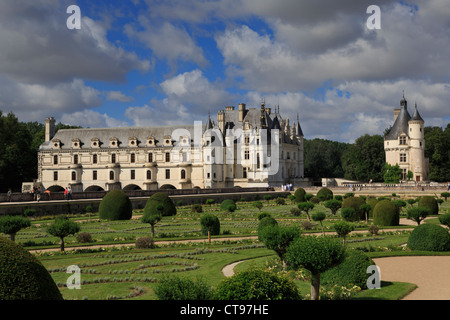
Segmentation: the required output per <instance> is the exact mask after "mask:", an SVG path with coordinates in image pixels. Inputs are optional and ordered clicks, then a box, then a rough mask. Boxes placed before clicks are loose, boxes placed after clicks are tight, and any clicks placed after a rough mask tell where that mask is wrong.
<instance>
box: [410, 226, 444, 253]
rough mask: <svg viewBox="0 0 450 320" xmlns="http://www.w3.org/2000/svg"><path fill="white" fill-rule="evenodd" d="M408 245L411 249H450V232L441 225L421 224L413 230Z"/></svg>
mask: <svg viewBox="0 0 450 320" xmlns="http://www.w3.org/2000/svg"><path fill="white" fill-rule="evenodd" d="M407 245H408V247H409V248H410V249H411V250H425V251H449V250H450V234H449V233H448V230H447V229H445V228H444V227H441V226H439V225H436V224H428V223H425V224H421V225H419V226H417V227H415V228H414V230H413V231H412V232H411V234H410V236H409V238H408V244H407Z"/></svg>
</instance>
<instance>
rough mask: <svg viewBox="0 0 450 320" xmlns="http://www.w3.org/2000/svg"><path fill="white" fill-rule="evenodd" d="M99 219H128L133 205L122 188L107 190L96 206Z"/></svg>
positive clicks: (131, 213)
mask: <svg viewBox="0 0 450 320" xmlns="http://www.w3.org/2000/svg"><path fill="white" fill-rule="evenodd" d="M98 213H99V216H100V219H107V220H130V219H131V216H132V215H133V207H132V204H131V201H130V198H129V197H128V196H127V195H126V194H125V193H124V192H123V191H122V190H111V191H109V192H108V193H107V194H106V195H105V196H104V197H103V199H102V201H101V202H100V206H99V208H98Z"/></svg>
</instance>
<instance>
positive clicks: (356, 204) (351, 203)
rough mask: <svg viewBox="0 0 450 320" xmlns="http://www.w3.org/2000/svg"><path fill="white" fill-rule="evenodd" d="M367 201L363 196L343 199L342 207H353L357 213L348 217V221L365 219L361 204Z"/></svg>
mask: <svg viewBox="0 0 450 320" xmlns="http://www.w3.org/2000/svg"><path fill="white" fill-rule="evenodd" d="M364 203H366V202H365V201H364V199H363V198H360V197H348V198H345V199H344V201H342V208H353V210H355V214H354V215H353V217H348V221H357V220H364V219H365V217H364V212H363V211H362V210H361V209H360V207H361V205H363V204H364Z"/></svg>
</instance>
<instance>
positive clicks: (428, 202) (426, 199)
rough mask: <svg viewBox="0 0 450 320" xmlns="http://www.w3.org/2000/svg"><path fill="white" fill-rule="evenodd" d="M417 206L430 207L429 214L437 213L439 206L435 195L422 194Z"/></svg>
mask: <svg viewBox="0 0 450 320" xmlns="http://www.w3.org/2000/svg"><path fill="white" fill-rule="evenodd" d="M419 207H427V208H428V209H430V214H432V215H433V214H439V206H438V203H437V201H436V198H435V197H432V196H423V197H421V198H420V200H419Z"/></svg>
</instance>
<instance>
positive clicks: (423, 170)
mask: <svg viewBox="0 0 450 320" xmlns="http://www.w3.org/2000/svg"><path fill="white" fill-rule="evenodd" d="M424 123H425V122H424V120H423V119H422V117H421V116H420V114H419V111H418V110H417V103H416V104H415V109H414V114H413V116H412V118H411V119H410V120H409V121H408V127H409V166H410V171H412V173H413V177H414V180H415V181H423V180H427V179H428V176H427V172H428V170H427V163H426V160H425V136H424Z"/></svg>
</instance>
